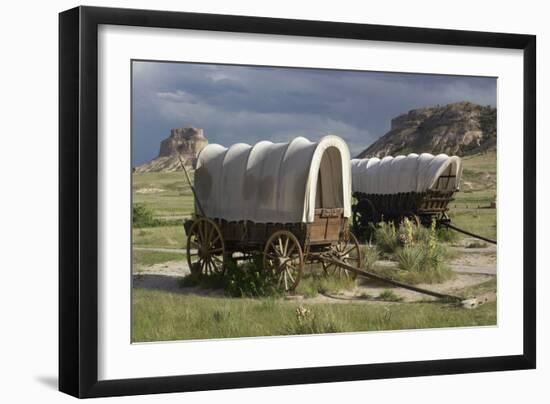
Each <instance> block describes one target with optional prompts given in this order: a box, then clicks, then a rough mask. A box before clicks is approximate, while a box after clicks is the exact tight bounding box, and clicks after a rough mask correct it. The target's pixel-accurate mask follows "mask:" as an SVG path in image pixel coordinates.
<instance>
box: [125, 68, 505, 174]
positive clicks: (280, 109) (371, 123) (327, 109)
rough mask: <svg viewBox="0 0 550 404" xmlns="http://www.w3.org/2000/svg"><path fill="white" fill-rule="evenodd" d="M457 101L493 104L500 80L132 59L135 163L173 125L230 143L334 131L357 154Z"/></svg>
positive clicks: (155, 147) (152, 149) (149, 153)
mask: <svg viewBox="0 0 550 404" xmlns="http://www.w3.org/2000/svg"><path fill="white" fill-rule="evenodd" d="M458 101H472V102H475V103H479V104H483V105H486V104H490V105H493V106H494V105H495V104H496V79H494V78H481V77H463V76H443V75H423V74H403V73H380V72H358V71H336V70H318V69H291V68H269V67H248V66H224V65H201V64H189V63H156V62H134V65H133V164H136V165H137V164H141V163H143V162H145V161H147V160H149V159H151V158H153V157H155V156H156V154H157V153H158V147H159V142H160V141H161V140H162V139H164V138H166V137H167V136H168V133H169V130H170V128H173V127H182V126H196V127H200V128H203V129H204V130H205V133H206V136H207V137H208V139H209V140H210V142H212V143H220V144H223V145H226V146H227V145H230V144H233V143H237V142H246V143H250V144H253V143H255V142H257V141H259V140H262V139H270V140H273V141H285V140H289V139H291V138H293V137H296V136H305V137H307V138H309V139H312V140H313V139H318V138H319V137H321V136H323V135H325V134H328V133H334V134H337V135H340V136H342V137H343V138H344V139H345V140H346V141H347V142H348V145H349V146H350V149H351V152H352V154H356V153H357V152H359V151H360V150H362V149H364V148H365V147H367V146H368V145H369V144H370V143H372V142H373V141H374V140H376V139H377V138H378V137H379V136H381V135H383V134H384V133H385V132H386V131H387V130H388V129H389V125H390V120H391V118H393V117H395V116H396V115H399V114H401V113H404V112H407V111H408V110H410V109H414V108H420V107H425V106H432V105H436V104H441V105H443V104H447V103H450V102H458Z"/></svg>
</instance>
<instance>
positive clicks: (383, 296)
mask: <svg viewBox="0 0 550 404" xmlns="http://www.w3.org/2000/svg"><path fill="white" fill-rule="evenodd" d="M376 300H381V301H384V302H400V301H402V300H403V298H402V297H401V296H397V295H396V294H395V292H394V291H393V290H391V289H385V290H383V291H382V292H381V293H380V294H379V295H378V296H377V297H376Z"/></svg>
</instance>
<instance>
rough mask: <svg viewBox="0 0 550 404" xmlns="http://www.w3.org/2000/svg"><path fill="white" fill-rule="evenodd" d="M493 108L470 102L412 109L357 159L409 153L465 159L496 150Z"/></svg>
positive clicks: (494, 110)
mask: <svg viewBox="0 0 550 404" xmlns="http://www.w3.org/2000/svg"><path fill="white" fill-rule="evenodd" d="M496 118H497V111H496V108H493V107H490V106H481V105H477V104H473V103H470V102H459V103H455V104H448V105H445V106H439V105H438V106H436V107H430V108H420V109H413V110H411V111H409V112H408V113H406V114H403V115H399V116H397V117H396V118H394V119H392V121H391V129H390V131H389V132H388V133H386V134H385V135H384V136H382V137H381V138H380V139H378V140H377V141H376V142H374V143H373V144H371V145H370V146H369V147H368V148H366V149H365V150H364V151H362V152H361V153H360V154H359V155H358V157H360V158H364V157H384V156H395V155H399V154H408V153H424V152H428V153H432V154H437V153H446V154H449V155H458V156H464V155H469V154H476V153H480V152H483V151H487V150H492V149H495V148H496V139H497V133H496Z"/></svg>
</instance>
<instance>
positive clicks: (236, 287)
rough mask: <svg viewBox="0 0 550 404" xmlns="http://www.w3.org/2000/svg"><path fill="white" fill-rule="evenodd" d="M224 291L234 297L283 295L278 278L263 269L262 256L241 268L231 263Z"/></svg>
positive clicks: (227, 270)
mask: <svg viewBox="0 0 550 404" xmlns="http://www.w3.org/2000/svg"><path fill="white" fill-rule="evenodd" d="M224 289H225V291H226V292H228V293H229V294H230V295H231V296H234V297H266V296H278V295H281V294H282V293H283V291H282V289H281V288H279V287H278V286H277V279H276V277H274V276H273V274H272V273H271V272H269V271H265V270H264V269H263V257H262V255H261V254H256V255H255V256H254V257H253V259H252V261H250V262H246V263H245V264H243V265H240V266H239V265H237V264H236V262H231V263H230V264H229V265H228V266H227V268H226V273H225V277H224Z"/></svg>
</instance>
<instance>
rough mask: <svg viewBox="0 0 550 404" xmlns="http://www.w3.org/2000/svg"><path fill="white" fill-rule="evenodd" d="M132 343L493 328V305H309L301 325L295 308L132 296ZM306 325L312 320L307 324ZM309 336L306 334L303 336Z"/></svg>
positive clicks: (268, 302) (143, 293) (266, 302)
mask: <svg viewBox="0 0 550 404" xmlns="http://www.w3.org/2000/svg"><path fill="white" fill-rule="evenodd" d="M132 293H133V301H132V306H133V322H132V341H133V342H144V341H168V340H184V339H204V338H227V337H231V338H235V337H252V336H270V335H290V334H300V333H302V332H301V331H303V330H304V329H305V330H306V332H309V331H312V332H355V331H379V330H402V329H419V328H439V327H460V326H482V325H494V324H496V304H495V303H488V304H484V305H482V306H480V307H479V308H476V309H474V310H465V309H462V308H458V307H455V306H453V305H449V304H440V303H415V304H406V303H397V304H396V303H387V304H385V303H382V302H380V303H379V304H375V305H365V304H361V303H347V304H327V303H322V304H308V305H307V306H306V308H307V309H309V310H310V311H311V313H312V314H313V316H314V318H315V319H316V320H314V321H315V322H316V324H305V325H303V326H301V325H300V323H299V320H298V315H297V312H296V309H297V308H298V307H300V304H299V303H297V302H291V301H285V300H280V299H279V300H275V299H246V298H245V299H243V298H239V299H230V298H215V297H203V296H195V295H182V294H173V293H166V292H161V291H154V290H144V289H134V290H133V292H132ZM308 321H311V320H308ZM308 330H309V331H308Z"/></svg>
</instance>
